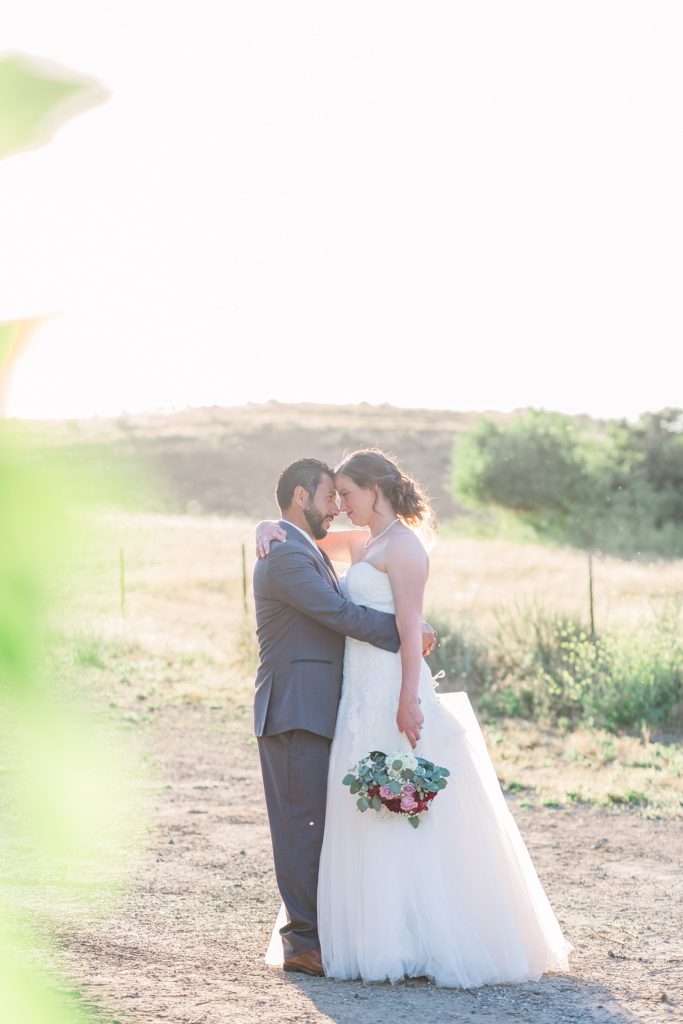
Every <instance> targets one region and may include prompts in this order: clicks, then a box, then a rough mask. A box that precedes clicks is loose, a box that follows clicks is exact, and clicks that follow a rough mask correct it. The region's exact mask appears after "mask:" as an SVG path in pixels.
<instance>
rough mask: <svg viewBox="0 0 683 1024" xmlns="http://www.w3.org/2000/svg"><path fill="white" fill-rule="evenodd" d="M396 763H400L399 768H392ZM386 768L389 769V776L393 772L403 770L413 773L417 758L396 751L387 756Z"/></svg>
mask: <svg viewBox="0 0 683 1024" xmlns="http://www.w3.org/2000/svg"><path fill="white" fill-rule="evenodd" d="M396 761H400V763H401V767H400V768H394V764H395V763H396ZM387 767H388V768H389V769H390V774H393V773H394V772H399V771H402V770H403V769H405V768H409V769H410V770H411V771H415V769H416V768H417V758H416V757H415V755H414V754H408V753H406V752H405V751H404V750H403V751H396V752H395V753H393V754H387Z"/></svg>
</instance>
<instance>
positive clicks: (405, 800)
mask: <svg viewBox="0 0 683 1024" xmlns="http://www.w3.org/2000/svg"><path fill="white" fill-rule="evenodd" d="M416 808H417V800H415V798H414V797H413V796H412V795H411V794H410V793H408V794H407V795H406V796H402V797H401V810H402V811H414V810H415V809H416Z"/></svg>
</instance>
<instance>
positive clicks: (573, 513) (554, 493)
mask: <svg viewBox="0 0 683 1024" xmlns="http://www.w3.org/2000/svg"><path fill="white" fill-rule="evenodd" d="M452 485H453V492H454V496H455V497H456V499H457V500H458V501H459V502H460V503H461V504H462V505H465V506H466V507H471V508H480V507H481V508H484V509H496V510H498V511H499V512H506V513H508V514H512V515H514V516H515V517H516V518H517V519H518V520H519V521H520V523H522V524H524V526H525V527H527V528H531V529H532V530H533V532H534V534H535V535H536V537H538V538H540V539H544V540H548V541H553V542H560V543H566V544H572V545H574V546H576V547H583V548H587V549H590V548H593V549H594V548H597V549H599V550H602V551H605V552H609V553H611V554H615V555H620V556H630V555H633V554H642V553H647V554H651V555H663V556H673V557H678V556H679V555H681V554H683V410H680V409H665V410H662V411H661V412H659V413H656V414H655V413H646V414H644V415H643V416H642V417H641V418H640V421H639V422H638V423H637V424H636V425H635V426H630V425H629V424H628V422H627V421H616V422H609V423H608V424H607V425H606V426H605V427H603V428H600V429H598V426H597V425H595V424H591V422H590V421H588V422H585V421H581V422H579V421H578V420H577V419H576V418H574V417H570V416H565V415H562V414H560V413H545V412H540V411H537V410H532V411H530V412H528V413H526V414H525V415H523V416H520V417H519V418H518V419H516V420H514V421H513V422H512V423H510V424H509V425H506V426H499V425H497V424H495V423H493V422H491V421H489V420H487V419H483V420H482V421H481V422H480V423H479V424H478V426H477V427H476V428H475V429H474V430H473V431H471V432H470V433H469V434H467V435H465V437H464V438H463V439H462V440H461V441H460V443H459V444H458V446H457V448H456V451H455V453H454V466H453V475H452Z"/></svg>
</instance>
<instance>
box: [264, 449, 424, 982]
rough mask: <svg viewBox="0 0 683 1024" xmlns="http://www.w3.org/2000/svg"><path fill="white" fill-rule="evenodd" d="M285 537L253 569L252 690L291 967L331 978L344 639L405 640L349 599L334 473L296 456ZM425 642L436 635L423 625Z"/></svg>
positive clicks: (390, 646) (283, 489)
mask: <svg viewBox="0 0 683 1024" xmlns="http://www.w3.org/2000/svg"><path fill="white" fill-rule="evenodd" d="M275 494H276V498H277V503H278V505H279V507H280V511H281V513H282V519H281V520H280V526H281V527H282V529H283V531H284V533H285V534H286V536H287V541H286V543H281V544H274V545H273V546H272V548H271V550H270V554H269V556H268V557H267V558H263V559H261V560H259V561H257V562H256V565H255V566H254V603H255V606H256V625H257V634H258V641H259V654H260V663H259V667H258V671H257V674H256V692H255V695H254V732H255V734H256V736H257V738H258V748H259V758H260V761H261V771H262V774H263V788H264V791H265V797H266V807H267V810H268V820H269V823H270V833H271V838H272V841H273V859H274V861H275V875H276V877H277V883H278V888H279V890H280V894H281V896H282V900H283V903H284V905H285V907H286V910H287V915H288V918H289V921H288V923H287V924H286V925H284V926H283V927H282V928H281V929H280V934H281V936H282V945H283V956H284V969H285V971H301V972H303V973H304V974H313V975H322V974H324V971H323V967H322V962H321V959H320V941H319V939H318V930H317V912H316V899H317V888H318V862H319V860H320V848H321V845H322V839H323V830H324V826H325V799H326V791H327V770H328V763H329V751H330V743H331V741H332V737H333V736H334V726H335V721H336V717H337V708H338V705H339V697H340V693H341V681H342V663H343V657H344V637H345V636H352V637H354V638H355V639H356V640H363V641H365V642H367V643H370V644H373V645H374V646H375V647H380V648H381V649H382V650H386V651H394V652H395V651H397V650H398V649H399V646H400V642H399V636H398V631H397V629H396V622H395V619H394V616H393V615H389V614H387V613H386V612H380V611H376V610H375V609H373V608H366V607H364V606H361V605H355V604H353V603H352V602H351V601H347V600H346V599H345V598H344V597H343V596H342V594H341V591H340V588H339V582H338V580H337V577H336V574H335V571H334V568H333V566H332V563H331V562H330V560H329V558H328V557H327V555H325V554H324V553H323V552H322V551H321V550H320V548H319V547H318V546H317V544H316V543H315V541H316V540H321V539H322V538H323V537H325V536H326V534H327V531H328V529H329V527H330V525H331V523H332V521H333V520H334V519H335V517H336V516H337V515H338V514H339V508H338V506H337V494H336V491H335V486H334V477H333V474H332V470H331V469H330V468H329V466H326V465H325V464H324V463H323V462H319V461H318V460H317V459H299V461H297V462H293V463H292V464H291V465H290V466H288V467H287V468H286V469H285V470H284V471H283V473H282V475H281V476H280V479H279V480H278V483H277V488H276V492H275ZM423 634H424V635H425V636H426V637H427V640H426V645H427V646H431V644H432V643H433V637H434V631H433V630H432V629H431V628H430V627H429V626H426V625H424V626H423Z"/></svg>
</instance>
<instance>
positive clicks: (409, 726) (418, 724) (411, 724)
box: [396, 699, 425, 750]
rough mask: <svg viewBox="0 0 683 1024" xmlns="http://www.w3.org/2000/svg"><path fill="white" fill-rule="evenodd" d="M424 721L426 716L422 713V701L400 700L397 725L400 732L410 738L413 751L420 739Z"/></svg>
mask: <svg viewBox="0 0 683 1024" xmlns="http://www.w3.org/2000/svg"><path fill="white" fill-rule="evenodd" d="M424 720H425V716H424V715H423V714H422V712H421V711H420V701H419V700H418V699H413V700H399V702H398V711H397V712H396V725H397V726H398V731H399V732H403V733H405V735H406V736H407V737H408V740H409V741H410V745H411V747H412V748H413V750H414V749H415V747H416V746H417V743H418V740H419V739H420V733H421V732H422V725H423V723H424Z"/></svg>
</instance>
